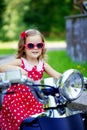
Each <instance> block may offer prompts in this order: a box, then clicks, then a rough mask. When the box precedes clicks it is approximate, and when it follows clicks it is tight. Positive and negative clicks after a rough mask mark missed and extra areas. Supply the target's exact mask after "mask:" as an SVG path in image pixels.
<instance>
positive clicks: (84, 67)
mask: <svg viewBox="0 0 87 130" xmlns="http://www.w3.org/2000/svg"><path fill="white" fill-rule="evenodd" d="M16 43H17V42H10V43H9V44H8V43H3V44H1V43H0V55H7V54H14V53H15V52H16V50H15V47H16V45H17V44H16ZM49 44H50V43H49ZM47 55H48V63H49V64H50V65H51V66H52V67H53V68H54V69H55V70H57V71H59V72H60V73H63V72H64V71H66V70H68V69H71V68H73V69H78V70H79V71H80V72H82V74H83V75H84V76H86V77H87V62H86V63H84V64H81V63H77V62H74V61H72V60H71V58H70V57H69V56H68V55H67V52H66V50H58V51H57V50H55V51H48V52H47ZM44 77H48V76H47V75H46V74H44Z"/></svg>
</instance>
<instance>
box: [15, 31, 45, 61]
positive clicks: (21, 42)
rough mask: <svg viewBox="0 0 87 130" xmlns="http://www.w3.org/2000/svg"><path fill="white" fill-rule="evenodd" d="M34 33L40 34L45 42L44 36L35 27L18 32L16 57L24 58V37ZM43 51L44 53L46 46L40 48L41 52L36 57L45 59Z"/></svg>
mask: <svg viewBox="0 0 87 130" xmlns="http://www.w3.org/2000/svg"><path fill="white" fill-rule="evenodd" d="M34 35H40V36H41V39H42V42H45V40H44V36H43V35H42V34H41V33H40V32H39V31H38V30H36V29H29V30H26V31H24V32H22V33H21V34H20V39H19V42H18V51H17V58H21V57H24V58H26V53H25V46H24V44H25V43H26V38H27V37H29V36H34ZM45 53H46V48H45V47H44V48H43V49H42V53H41V55H40V56H39V57H38V59H45Z"/></svg>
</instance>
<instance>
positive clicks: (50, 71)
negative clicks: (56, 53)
mask: <svg viewBox="0 0 87 130" xmlns="http://www.w3.org/2000/svg"><path fill="white" fill-rule="evenodd" d="M44 68H45V72H46V73H47V74H48V75H49V76H51V77H54V78H60V77H61V76H62V74H61V73H59V72H57V71H56V70H54V69H53V68H52V67H51V66H50V65H49V64H47V63H44Z"/></svg>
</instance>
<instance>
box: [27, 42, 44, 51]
mask: <svg viewBox="0 0 87 130" xmlns="http://www.w3.org/2000/svg"><path fill="white" fill-rule="evenodd" d="M29 44H32V45H33V46H32V48H29V46H28V45H29ZM39 44H42V47H41V48H39V47H38V45H39ZM35 47H37V48H38V49H42V48H44V42H39V43H36V44H34V43H31V42H30V43H26V44H25V48H27V49H30V50H31V49H34V48H35Z"/></svg>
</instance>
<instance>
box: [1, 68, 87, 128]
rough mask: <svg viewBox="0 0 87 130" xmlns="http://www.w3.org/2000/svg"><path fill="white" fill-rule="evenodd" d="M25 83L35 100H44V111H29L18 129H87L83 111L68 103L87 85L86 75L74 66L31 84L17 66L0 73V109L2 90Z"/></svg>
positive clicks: (3, 91) (78, 95)
mask: <svg viewBox="0 0 87 130" xmlns="http://www.w3.org/2000/svg"><path fill="white" fill-rule="evenodd" d="M16 83H17V84H18V83H19V84H25V85H27V86H29V88H30V89H31V90H32V92H33V94H34V95H35V96H36V98H37V100H39V101H40V102H41V103H43V104H44V110H45V112H43V113H40V114H36V115H33V116H32V117H29V118H27V119H25V120H23V122H22V123H21V126H20V130H28V129H29V130H53V129H55V130H57V129H58V130H60V129H61V130H87V126H86V124H87V112H84V111H81V110H74V109H70V108H69V107H68V106H69V104H71V103H72V102H73V101H75V100H76V99H78V98H79V97H80V96H81V95H82V93H83V91H85V90H86V89H87V78H86V77H83V75H82V73H81V72H80V71H78V70H76V69H69V70H67V71H65V72H64V73H63V75H62V77H61V78H60V79H56V78H46V79H44V83H43V81H42V83H41V84H35V83H34V82H33V80H31V79H29V78H27V77H25V76H23V75H22V74H21V71H20V70H12V71H6V72H5V73H1V74H0V109H1V108H2V102H3V98H4V94H12V93H6V90H7V89H8V88H9V87H10V86H11V84H16Z"/></svg>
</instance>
